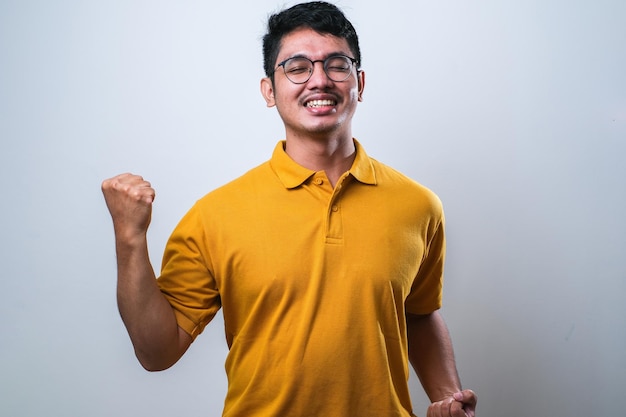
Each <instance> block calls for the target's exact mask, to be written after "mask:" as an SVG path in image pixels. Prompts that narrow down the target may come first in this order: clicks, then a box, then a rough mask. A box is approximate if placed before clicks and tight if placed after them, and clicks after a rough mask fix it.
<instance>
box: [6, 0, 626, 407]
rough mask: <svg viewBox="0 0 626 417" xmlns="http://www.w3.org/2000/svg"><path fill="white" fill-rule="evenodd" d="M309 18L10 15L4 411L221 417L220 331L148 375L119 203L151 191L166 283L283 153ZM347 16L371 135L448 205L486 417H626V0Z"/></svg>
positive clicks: (185, 11) (449, 295)
mask: <svg viewBox="0 0 626 417" xmlns="http://www.w3.org/2000/svg"><path fill="white" fill-rule="evenodd" d="M292 4H293V3H292V2H286V3H282V2H280V1H276V0H257V1H254V2H252V1H250V2H245V3H244V2H213V1H200V0H187V1H165V0H157V1H147V0H146V1H139V0H108V1H79V0H75V1H71V0H58V1H43V0H41V1H36V0H0V139H1V148H0V228H1V229H0V230H1V235H0V236H1V240H0V245H1V246H0V248H1V250H0V265H1V268H2V272H1V281H0V283H1V287H0V289H1V291H2V299H1V301H0V415H2V416H6V417H22V416H64V417H65V416H89V417H100V416H102V417H104V416H106V417H109V416H118V417H126V416H153V417H161V416H171V415H181V416H182V415H184V416H190V417H191V416H218V415H220V412H221V408H222V404H223V398H224V394H225V389H226V381H225V375H224V368H223V361H224V358H225V355H226V353H227V352H226V343H225V341H224V332H223V326H222V323H221V322H220V321H221V317H219V316H218V317H217V318H216V319H215V322H214V323H212V324H211V325H209V326H208V328H207V330H206V331H205V333H203V334H202V335H201V336H200V337H199V338H198V340H197V341H196V343H194V345H193V346H192V347H191V349H190V351H189V352H188V353H187V355H186V356H185V357H184V358H183V359H181V361H180V362H179V363H178V364H176V365H175V366H174V367H173V368H171V369H170V370H167V371H165V372H161V373H148V372H146V371H144V370H143V369H142V368H141V367H140V365H139V364H138V362H137V361H136V360H135V358H134V354H133V351H132V347H131V344H130V341H129V340H128V336H127V334H126V331H125V329H124V327H123V325H122V323H121V320H120V318H119V315H118V312H117V307H116V301H115V273H116V272H115V254H114V246H113V230H112V227H111V221H110V217H109V215H108V212H107V210H106V207H105V204H104V200H103V198H102V195H101V191H100V184H101V182H102V180H103V179H105V178H108V177H111V176H113V175H115V174H118V173H121V172H127V171H130V172H134V173H138V174H141V175H143V176H144V177H145V178H146V179H148V180H149V181H151V182H152V184H153V185H154V187H155V188H156V190H157V199H156V202H155V206H154V213H153V222H152V226H151V229H150V233H149V241H150V250H151V255H152V260H153V263H154V266H155V268H157V269H158V267H159V265H160V258H161V253H162V251H163V247H164V245H165V241H166V239H167V237H168V236H169V234H170V232H171V231H172V229H173V227H174V226H175V225H176V223H177V222H178V220H179V219H180V217H181V216H182V215H183V214H184V213H185V212H186V211H187V209H188V208H189V207H190V206H191V205H192V204H193V203H194V201H195V200H197V199H198V198H200V197H201V196H202V195H204V194H205V193H206V192H208V191H210V190H212V189H214V188H215V187H217V186H219V185H222V184H224V183H226V182H228V181H229V180H231V179H233V178H235V177H237V176H239V175H241V174H242V173H244V172H245V171H247V170H248V169H249V168H251V167H253V166H255V165H258V164H260V163H261V162H263V161H265V160H267V159H268V158H269V157H270V155H271V151H272V149H273V147H274V145H275V143H276V142H277V141H278V140H280V139H282V138H283V134H284V132H283V128H282V124H281V122H280V119H279V118H278V115H277V114H276V111H275V109H268V108H266V107H265V103H264V101H263V99H262V97H261V94H260V93H259V80H260V79H261V77H262V76H263V73H262V55H261V41H260V39H261V36H262V35H263V33H264V30H265V21H266V18H267V16H268V14H269V13H270V12H274V11H277V10H279V9H281V8H282V7H283V6H285V5H287V6H289V5H292ZM338 5H339V6H341V7H342V8H343V9H344V11H345V12H346V14H347V15H348V17H349V18H350V19H351V20H352V22H353V23H354V25H355V26H356V28H357V31H358V32H359V34H360V40H361V46H362V52H363V69H364V70H365V71H366V77H367V78H366V88H365V101H364V102H363V103H361V104H360V107H359V109H358V111H357V115H356V117H355V120H354V134H355V136H356V137H357V138H358V139H359V140H360V141H361V142H362V143H363V145H364V146H365V148H366V149H367V152H368V153H369V154H370V155H371V156H373V157H375V158H376V159H379V160H381V161H382V162H385V163H387V164H389V165H392V166H393V167H395V168H397V169H399V170H400V171H402V172H404V173H405V174H407V175H409V176H411V177H412V178H414V179H416V180H417V181H419V182H421V183H422V184H424V185H426V186H428V187H430V188H431V189H433V190H434V191H435V192H437V193H438V195H439V196H440V197H441V199H442V201H443V203H444V207H445V209H446V216H447V231H448V260H447V265H446V282H445V296H444V308H443V309H442V314H443V315H444V317H445V318H446V320H447V322H448V325H449V327H450V330H451V332H452V336H453V340H454V343H455V348H456V353H457V360H458V365H459V371H460V374H461V377H462V380H463V381H464V384H465V386H467V387H470V388H473V389H474V390H476V391H477V392H478V394H479V398H480V402H479V408H478V411H479V416H486V417H501V416H508V417H531V416H533V417H542V416H546V417H547V416H550V417H572V416H617V415H622V413H623V410H624V404H623V400H622V398H623V390H624V388H626V307H625V304H624V296H625V295H626V261H625V259H626V220H625V219H624V215H625V214H626V185H625V179H626V164H625V163H624V157H625V156H626V49H625V48H626V25H625V24H624V22H626V3H625V2H624V1H623V0H597V1H593V2H592V1H582V0H572V1H557V0H541V1H540V0H528V1H501V0H500V1H496V0H476V1H460V0H447V1H424V0H418V1H413V2H408V1H405V0H402V1H400V0H387V1H385V2H380V1H370V0H365V1H363V0H361V1H358V2H357V1H356V0H353V1H350V0H341V1H339V2H338ZM411 390H412V393H413V397H414V403H415V404H414V405H415V411H416V413H417V414H419V415H420V416H421V417H425V411H426V407H427V404H428V402H427V400H426V398H425V397H424V394H423V393H422V390H421V387H420V385H419V382H418V381H417V380H416V378H414V377H412V379H411Z"/></svg>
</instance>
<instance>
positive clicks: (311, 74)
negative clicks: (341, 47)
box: [274, 54, 359, 85]
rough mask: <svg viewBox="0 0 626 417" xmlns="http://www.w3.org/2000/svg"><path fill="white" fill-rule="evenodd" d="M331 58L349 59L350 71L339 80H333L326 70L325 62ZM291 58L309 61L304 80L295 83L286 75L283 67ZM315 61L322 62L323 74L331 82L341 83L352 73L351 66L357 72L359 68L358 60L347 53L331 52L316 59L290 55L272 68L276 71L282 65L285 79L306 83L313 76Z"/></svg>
mask: <svg viewBox="0 0 626 417" xmlns="http://www.w3.org/2000/svg"><path fill="white" fill-rule="evenodd" d="M333 58H347V59H348V60H349V61H350V65H351V67H350V71H349V72H348V75H347V76H346V78H344V79H343V80H341V81H337V80H333V79H332V78H331V77H330V75H328V71H327V70H326V63H327V62H328V60H330V59H333ZM292 59H305V60H307V61H309V62H310V63H311V71H310V72H309V76H308V77H307V79H306V80H304V81H301V82H299V83H297V82H295V81H293V80H292V79H291V78H289V75H287V69H286V68H285V64H286V63H287V62H288V61H290V60H292ZM316 62H321V63H322V68H323V69H324V74H326V76H327V77H328V79H329V80H331V81H333V82H336V83H342V82H344V81H346V80H347V79H348V78H350V74H352V68H353V67H354V68H356V69H357V72H358V71H359V69H358V64H359V61H358V60H356V59H355V58H352V57H350V56H348V55H343V54H333V55H330V56H328V57H326V58H325V59H316V60H312V59H310V58H308V57H306V56H300V55H296V56H292V57H289V58H287V59H285V60H284V61H282V62H280V63H279V64H278V65H276V68H274V73H276V71H278V67H283V73H284V74H285V77H287V79H288V80H289V81H290V82H292V83H294V84H297V85H300V84H306V83H307V82H308V81H309V80H310V79H311V77H312V76H313V72H314V71H315V63H316Z"/></svg>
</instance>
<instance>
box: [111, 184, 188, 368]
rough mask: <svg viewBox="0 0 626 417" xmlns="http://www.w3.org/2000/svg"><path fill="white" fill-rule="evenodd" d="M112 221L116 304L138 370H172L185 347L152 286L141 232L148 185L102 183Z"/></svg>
mask: <svg viewBox="0 0 626 417" xmlns="http://www.w3.org/2000/svg"><path fill="white" fill-rule="evenodd" d="M102 192H103V194H104V198H105V200H106V204H107V207H108V208H109V212H110V213H111V218H112V219H113V227H114V231H115V248H116V253H117V303H118V307H119V310H120V314H121V316H122V320H123V321H124V324H125V326H126V329H127V330H128V334H129V336H130V339H131V341H132V343H133V346H134V348H135V354H136V355H137V359H138V360H139V362H140V363H141V365H142V366H143V367H144V368H145V369H147V370H149V371H159V370H163V369H166V368H169V367H170V366H172V365H173V364H174V363H176V361H177V360H178V359H180V357H181V356H182V355H183V354H184V353H185V351H186V350H187V348H188V347H189V345H190V344H191V341H192V339H191V336H189V335H188V334H187V333H186V332H185V331H183V330H182V329H181V328H179V327H178V324H177V323H176V318H175V316H174V312H173V310H172V307H171V306H170V304H169V303H168V302H167V300H166V299H165V297H164V296H163V294H162V293H161V291H160V290H159V288H158V286H157V284H156V277H155V274H154V270H153V268H152V265H151V264H150V259H149V256H148V244H147V236H146V235H147V232H148V227H149V225H150V219H151V215H152V202H153V201H154V197H155V192H154V189H152V187H151V185H150V183H149V182H147V181H145V180H144V179H143V178H142V177H140V176H137V175H132V174H121V175H118V176H116V177H113V178H111V179H108V180H105V181H104V182H103V183H102Z"/></svg>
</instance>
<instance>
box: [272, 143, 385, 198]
mask: <svg viewBox="0 0 626 417" xmlns="http://www.w3.org/2000/svg"><path fill="white" fill-rule="evenodd" d="M353 140H354V146H355V148H356V157H355V158H354V162H353V163H352V167H351V168H350V171H349V172H350V174H351V175H352V176H353V177H354V178H356V179H357V181H359V182H362V183H364V184H370V185H376V171H375V170H374V166H373V165H372V161H371V160H370V158H369V157H368V156H367V154H366V153H365V150H364V149H363V146H361V144H360V143H359V142H358V141H357V140H356V139H353ZM270 165H271V167H272V169H273V170H274V172H275V173H276V175H278V178H279V179H280V181H281V182H282V183H283V185H284V186H285V187H286V188H296V187H298V186H300V185H302V184H303V183H304V182H305V181H306V180H307V179H309V178H310V177H311V176H312V175H313V174H315V171H313V170H310V169H308V168H305V167H303V166H301V165H298V164H297V163H296V162H295V161H294V160H293V159H291V157H289V155H287V153H286V152H285V141H284V140H281V141H280V142H278V144H276V147H275V148H274V153H273V154H272V159H271V160H270Z"/></svg>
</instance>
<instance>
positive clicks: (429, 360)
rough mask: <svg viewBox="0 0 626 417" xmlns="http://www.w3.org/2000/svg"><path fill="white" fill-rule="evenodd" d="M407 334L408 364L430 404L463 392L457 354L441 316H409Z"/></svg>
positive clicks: (436, 313)
mask: <svg viewBox="0 0 626 417" xmlns="http://www.w3.org/2000/svg"><path fill="white" fill-rule="evenodd" d="M407 331H408V339H409V360H410V362H411V364H412V365H413V368H414V369H415V372H416V374H417V376H418V378H419V380H420V382H421V384H422V386H423V388H424V391H425V392H426V394H427V395H428V397H429V398H430V400H431V401H432V402H436V401H440V400H442V399H444V398H447V397H450V396H451V395H452V394H453V393H455V392H458V391H460V390H461V383H460V381H459V376H458V373H457V369H456V363H455V360H454V350H453V348H452V342H451V340H450V335H449V333H448V328H447V327H446V324H445V323H444V321H443V319H442V318H441V315H440V314H439V313H438V312H434V313H432V314H429V315H424V316H416V315H410V314H407Z"/></svg>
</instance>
